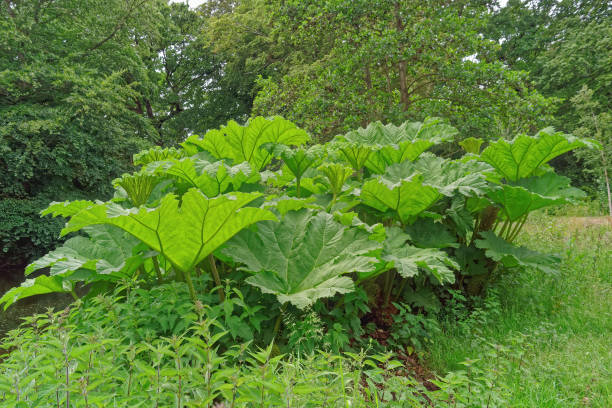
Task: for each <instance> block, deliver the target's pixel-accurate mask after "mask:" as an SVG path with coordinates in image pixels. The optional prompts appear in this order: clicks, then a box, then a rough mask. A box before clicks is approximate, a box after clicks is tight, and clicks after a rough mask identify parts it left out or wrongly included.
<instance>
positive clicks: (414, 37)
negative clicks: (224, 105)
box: [254, 0, 552, 137]
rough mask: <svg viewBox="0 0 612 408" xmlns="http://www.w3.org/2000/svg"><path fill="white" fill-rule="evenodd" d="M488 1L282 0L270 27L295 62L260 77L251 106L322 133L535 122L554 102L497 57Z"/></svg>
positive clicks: (503, 128) (488, 132) (506, 130)
mask: <svg viewBox="0 0 612 408" xmlns="http://www.w3.org/2000/svg"><path fill="white" fill-rule="evenodd" d="M490 3H491V2H486V1H483V2H463V1H461V2H448V1H441V0H430V1H426V2H423V1H418V2H417V1H411V0H403V1H392V0H379V1H366V0H362V1H353V2H345V1H339V0H311V1H299V2H298V1H287V2H283V3H281V5H280V6H279V7H277V8H276V14H275V17H274V21H277V26H276V27H277V28H276V31H274V32H275V35H276V36H277V37H276V38H278V39H280V40H281V41H282V42H283V43H285V44H288V46H287V47H286V48H289V49H291V50H293V51H292V52H291V54H289V55H288V56H287V57H285V61H291V62H292V64H291V65H290V66H289V67H287V69H288V71H287V73H286V74H284V75H283V76H282V79H280V81H279V80H278V79H277V78H278V77H279V76H278V75H275V76H270V77H268V78H265V77H263V78H262V79H261V80H260V81H259V85H260V86H261V88H262V89H261V91H260V92H259V93H258V95H257V98H256V100H255V102H254V113H256V114H261V113H263V112H273V113H279V114H281V115H284V116H286V117H287V118H289V119H291V120H294V121H296V122H297V123H298V124H300V125H301V126H303V127H306V128H308V129H309V130H311V131H313V132H314V133H316V134H322V135H323V136H324V137H329V136H333V135H334V134H337V133H341V132H345V131H347V130H348V129H350V128H354V127H355V126H358V125H361V126H363V125H365V124H366V123H368V122H371V121H375V120H381V121H385V122H397V123H399V122H402V121H404V120H406V119H423V118H424V117H426V116H444V117H448V118H449V119H450V120H451V122H452V123H453V124H454V125H455V126H457V127H459V128H460V130H461V131H462V132H461V134H462V135H464V136H465V137H467V136H481V137H482V136H484V137H491V136H500V135H504V136H505V135H512V134H515V133H517V132H521V131H531V130H534V128H537V127H541V126H542V125H543V122H541V121H542V120H545V119H546V117H547V115H549V113H550V108H551V102H552V101H550V100H548V99H546V98H543V97H542V96H541V95H540V94H539V93H537V92H536V91H535V90H534V89H533V86H532V85H531V84H530V83H529V81H528V80H527V78H526V75H525V73H521V72H513V71H510V70H508V69H507V68H506V67H504V66H503V64H501V63H499V62H497V61H495V53H496V49H497V45H496V43H495V42H493V41H490V40H488V39H485V38H483V36H482V31H483V30H484V28H485V27H486V23H487V18H488V15H489V12H490V6H491V4H490ZM278 32H283V33H284V34H282V35H281V34H279V33H278ZM322 118H325V119H322ZM516 119H519V120H518V121H517V120H516ZM519 122H520V124H519Z"/></svg>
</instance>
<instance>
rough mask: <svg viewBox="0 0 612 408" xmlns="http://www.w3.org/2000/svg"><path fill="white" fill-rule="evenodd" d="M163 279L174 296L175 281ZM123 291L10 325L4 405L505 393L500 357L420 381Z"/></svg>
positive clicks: (308, 402)
mask: <svg viewBox="0 0 612 408" xmlns="http://www.w3.org/2000/svg"><path fill="white" fill-rule="evenodd" d="M167 289H168V290H167V292H170V294H169V295H167V296H168V297H169V298H170V299H171V298H173V297H174V294H172V292H173V291H174V290H176V288H175V287H169V288H167ZM182 290H184V291H185V293H186V292H187V288H186V287H185V288H183V289H182ZM124 292H125V294H126V296H128V297H130V298H131V299H125V298H123V296H120V295H119V294H115V296H97V297H95V298H92V299H91V300H89V301H86V302H85V303H82V302H77V303H75V304H74V305H72V306H71V307H69V308H67V309H65V310H63V311H60V312H52V311H49V312H48V313H46V314H41V315H36V316H32V317H29V318H27V319H26V320H25V323H24V324H23V325H22V326H21V327H20V328H18V329H16V330H14V331H11V332H10V333H9V334H8V336H7V337H6V338H5V339H4V341H3V342H2V343H1V344H0V347H1V348H3V349H5V350H7V351H10V353H9V354H7V355H5V356H4V357H3V359H2V360H1V362H0V406H2V407H28V408H32V407H51V406H53V407H55V406H66V407H68V406H69V407H108V406H130V407H135V406H153V407H213V406H214V407H391V406H407V407H428V406H452V407H482V406H485V405H486V406H491V407H494V406H504V401H505V398H507V394H508V393H507V390H504V389H503V387H502V386H501V385H499V383H498V382H497V381H496V379H497V378H498V377H499V370H501V372H505V370H506V368H504V367H501V366H500V367H501V368H499V369H496V370H490V371H484V370H480V369H479V368H477V367H473V368H472V367H471V362H470V361H466V362H465V363H464V364H465V367H464V369H462V370H457V371H455V372H452V373H449V374H448V375H446V376H444V377H437V378H436V377H433V376H432V378H430V379H429V382H427V383H426V385H427V387H426V386H425V385H424V384H423V383H422V382H421V381H417V380H416V379H414V378H413V377H412V376H411V374H410V372H408V371H406V367H404V365H403V363H402V362H400V361H398V360H397V359H394V358H393V356H392V354H390V353H387V354H376V353H372V352H371V350H368V349H362V350H360V351H358V352H354V353H348V352H347V353H340V354H337V353H332V352H329V351H326V350H317V351H313V352H310V353H303V354H300V353H294V354H279V353H278V349H277V347H275V346H274V344H271V345H269V346H268V347H266V348H258V347H256V346H254V345H253V344H251V343H250V342H247V343H242V344H233V345H228V343H226V342H223V341H222V339H223V338H224V337H228V336H230V334H229V332H228V331H227V330H225V328H224V326H223V325H222V324H220V323H219V322H217V321H215V320H212V319H209V318H207V315H208V313H210V310H209V309H208V308H206V307H204V306H203V305H202V304H201V303H197V304H196V305H192V307H191V308H190V310H188V311H186V313H185V316H190V317H191V318H192V322H191V324H190V325H189V326H186V325H184V324H182V322H183V321H184V320H179V321H176V320H173V321H167V320H166V319H165V318H164V317H163V316H160V319H159V321H155V320H152V319H148V318H147V317H146V316H147V310H148V306H149V304H148V303H147V301H142V299H140V295H139V294H137V292H136V291H135V290H133V289H132V290H131V291H130V292H131V293H129V294H127V292H126V291H125V290H124ZM158 295H159V294H158ZM127 304H129V305H130V306H131V307H132V309H133V310H132V314H128V313H126V312H127V307H126V305H127ZM183 307H184V305H182V304H181V305H177V308H178V309H177V310H175V311H178V310H181V309H182V308H183ZM139 313H143V314H144V315H143V317H144V318H143V319H137V318H135V315H137V314H139ZM191 314H193V315H191ZM146 332H148V333H149V335H146V334H145V335H141V334H142V333H146ZM162 333H163V334H165V336H164V335H160V334H162ZM490 353H492V354H490V355H493V356H495V355H497V353H498V351H497V350H495V349H493V348H492V349H491V350H490ZM398 404H400V405H398Z"/></svg>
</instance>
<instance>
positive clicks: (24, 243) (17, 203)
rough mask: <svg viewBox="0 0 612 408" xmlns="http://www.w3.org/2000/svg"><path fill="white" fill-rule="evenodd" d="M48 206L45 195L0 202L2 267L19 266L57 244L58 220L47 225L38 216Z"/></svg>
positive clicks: (59, 222)
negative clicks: (3, 265)
mask: <svg viewBox="0 0 612 408" xmlns="http://www.w3.org/2000/svg"><path fill="white" fill-rule="evenodd" d="M48 203H49V198H48V197H47V196H46V195H43V196H37V197H35V198H34V199H19V198H6V199H3V200H0V249H1V250H2V254H3V256H2V259H3V262H2V263H3V264H5V265H21V264H22V263H23V262H24V260H25V261H27V260H31V259H34V258H35V257H37V256H41V255H42V254H43V253H44V251H45V250H48V249H49V248H52V247H54V246H56V245H57V244H59V240H58V238H57V237H58V236H59V231H60V230H61V229H62V226H63V222H62V221H61V219H57V220H53V221H49V220H43V219H41V218H40V215H39V212H40V210H42V209H43V208H44V207H45V206H46V205H47V204H48Z"/></svg>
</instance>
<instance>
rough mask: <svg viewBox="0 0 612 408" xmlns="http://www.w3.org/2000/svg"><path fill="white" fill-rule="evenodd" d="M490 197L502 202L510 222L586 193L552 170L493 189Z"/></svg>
mask: <svg viewBox="0 0 612 408" xmlns="http://www.w3.org/2000/svg"><path fill="white" fill-rule="evenodd" d="M488 197H489V198H490V199H491V200H492V201H493V202H495V203H496V204H499V205H500V206H501V207H502V209H503V213H504V214H505V216H506V217H507V218H509V219H510V221H516V220H518V219H519V218H521V217H522V216H524V215H526V214H529V213H530V212H531V211H534V210H537V209H540V208H543V207H547V206H551V205H559V204H564V203H568V202H571V201H573V200H575V199H578V198H582V197H584V192H582V191H581V190H579V189H577V188H574V187H571V186H570V179H569V178H567V177H563V176H559V175H557V174H555V173H553V172H549V173H545V174H544V175H542V176H535V177H529V178H526V179H522V180H519V182H517V183H515V185H508V184H505V185H503V186H501V188H500V189H498V190H495V191H490V192H489V193H488Z"/></svg>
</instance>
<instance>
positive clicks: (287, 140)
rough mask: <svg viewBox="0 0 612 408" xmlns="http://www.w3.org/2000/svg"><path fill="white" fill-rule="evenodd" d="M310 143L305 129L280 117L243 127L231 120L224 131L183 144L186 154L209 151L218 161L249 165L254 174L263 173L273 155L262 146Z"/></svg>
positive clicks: (214, 131) (214, 130)
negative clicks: (225, 160) (268, 144)
mask: <svg viewBox="0 0 612 408" xmlns="http://www.w3.org/2000/svg"><path fill="white" fill-rule="evenodd" d="M309 140H310V136H308V134H307V133H306V132H305V131H303V130H302V129H300V128H298V127H297V126H295V125H294V124H293V123H291V122H289V121H288V120H285V119H283V118H280V117H276V118H274V119H271V120H267V119H264V118H262V117H256V118H254V119H252V120H250V121H249V123H247V125H246V126H240V125H239V124H238V123H236V122H234V121H230V122H229V123H228V124H227V125H226V126H223V127H222V128H221V129H218V130H217V129H213V130H210V131H208V132H207V133H206V134H205V135H204V137H203V138H202V139H200V138H199V137H198V136H196V135H193V136H190V137H189V138H188V139H187V140H186V141H185V142H184V143H182V144H181V145H182V146H183V148H184V149H185V151H186V152H187V153H190V154H195V153H196V152H198V151H206V152H208V153H210V154H212V155H213V156H214V157H216V158H217V159H228V160H230V161H231V162H232V163H233V164H239V163H243V162H247V163H249V165H250V166H251V168H252V169H253V170H254V171H257V172H258V171H261V170H263V168H264V167H265V166H266V165H267V164H268V163H269V162H270V160H271V159H272V155H271V154H270V153H269V152H267V151H266V150H264V149H261V147H262V146H263V145H265V144H267V143H275V144H283V145H287V146H299V145H302V144H304V143H306V142H308V141H309Z"/></svg>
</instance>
